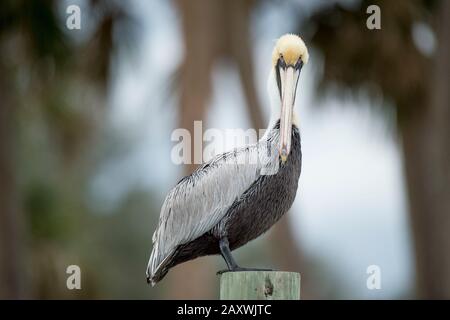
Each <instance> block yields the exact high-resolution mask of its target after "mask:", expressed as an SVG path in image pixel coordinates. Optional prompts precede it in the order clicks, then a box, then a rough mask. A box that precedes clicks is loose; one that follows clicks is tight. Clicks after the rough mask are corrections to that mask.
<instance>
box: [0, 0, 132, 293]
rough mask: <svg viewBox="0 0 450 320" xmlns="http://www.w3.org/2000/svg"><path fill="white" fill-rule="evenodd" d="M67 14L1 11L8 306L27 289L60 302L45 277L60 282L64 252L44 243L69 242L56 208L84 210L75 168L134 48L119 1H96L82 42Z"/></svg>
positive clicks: (0, 194)
mask: <svg viewBox="0 0 450 320" xmlns="http://www.w3.org/2000/svg"><path fill="white" fill-rule="evenodd" d="M60 5H61V3H60V2H58V1H54V0H49V1H45V2H42V1H38V0H26V1H25V0H21V1H12V0H6V1H2V2H1V3H0V73H1V74H2V77H1V78H0V101H2V106H1V108H0V181H1V184H0V269H1V270H0V298H24V297H26V293H25V290H24V287H25V283H26V284H27V288H28V290H27V291H26V292H27V293H28V292H31V293H29V295H33V290H34V292H36V295H37V297H41V298H42V297H48V296H52V294H53V295H54V294H55V292H53V293H51V291H52V290H54V285H53V289H48V290H44V291H42V290H41V289H42V288H45V287H46V285H48V284H49V283H51V282H52V281H54V280H53V277H52V276H51V275H48V276H45V275H44V274H42V273H40V271H42V272H47V271H48V272H52V267H51V266H50V265H49V264H51V263H52V261H51V260H52V259H53V260H54V259H56V260H57V259H58V256H59V255H61V254H64V250H63V249H62V248H59V249H58V248H56V249H55V247H54V246H48V245H43V243H46V244H48V243H51V242H52V241H54V243H60V242H63V239H64V238H65V236H66V235H65V233H67V232H70V230H69V229H67V228H68V223H67V222H66V224H65V225H61V224H60V223H62V222H61V221H65V219H67V218H68V217H67V216H64V214H62V213H61V214H62V215H63V216H61V214H60V213H59V212H58V213H56V211H58V209H57V208H58V205H60V204H61V203H62V202H63V201H66V200H68V199H71V200H68V201H69V203H71V204H70V205H69V204H68V203H65V204H64V205H65V206H66V207H65V209H68V207H67V206H71V210H72V211H76V210H79V209H80V208H79V207H78V206H79V205H78V204H76V205H74V203H82V201H81V200H80V199H78V200H74V199H75V198H76V197H77V196H80V192H78V193H77V192H75V190H82V187H81V186H80V185H79V183H80V181H79V180H80V179H79V178H78V175H79V174H80V172H82V171H80V166H82V162H77V161H76V160H79V158H80V156H81V155H82V154H84V153H83V151H84V150H85V148H86V147H87V145H88V144H89V142H90V143H92V142H93V140H94V139H92V138H93V136H94V134H95V132H96V130H94V128H95V126H94V125H93V122H94V121H95V120H96V117H95V115H98V114H99V113H101V112H102V108H100V107H101V106H102V105H104V100H105V94H106V88H107V84H108V81H109V79H110V59H111V57H112V56H113V54H114V52H115V49H116V48H117V47H118V46H119V45H121V44H123V43H124V42H125V40H126V39H124V37H118V36H115V33H114V32H115V28H116V27H117V26H119V25H120V26H122V27H123V26H124V25H129V23H128V22H130V21H131V19H130V17H129V15H128V14H127V11H126V10H125V9H124V7H123V6H122V5H121V4H120V3H119V2H118V1H108V2H106V1H96V0H91V1H88V2H86V3H85V7H83V11H82V23H83V21H84V20H83V17H86V16H88V15H89V16H90V17H92V21H91V22H94V23H90V24H89V27H87V26H85V25H84V24H82V30H83V28H90V30H89V31H90V32H83V35H84V38H83V37H80V31H76V30H74V31H70V32H69V31H68V30H65V18H66V17H65V16H63V15H61V14H62V13H63V12H65V8H62V9H61V8H60V7H59V6H60ZM85 15H86V16H85ZM83 31H84V30H83ZM77 32H78V33H77ZM86 34H88V36H87V37H86ZM81 38H83V39H81ZM44 150H46V151H44ZM75 163H77V165H76V166H74V164H75ZM77 183H78V184H77ZM77 186H78V187H77ZM63 190H64V191H63ZM52 208H53V209H52ZM59 209H61V208H59ZM62 211H64V212H65V211H70V210H62ZM80 211H81V210H80ZM58 214H60V215H59V216H58ZM63 227H66V228H65V229H64V228H63ZM44 239H45V240H46V241H45V242H43V241H41V240H44ZM31 252H32V253H33V255H31V254H30V253H31ZM49 257H52V258H49ZM36 259H40V261H38V260H36ZM44 260H45V261H46V263H40V262H42V261H44ZM53 262H55V263H58V261H53ZM44 265H45V266H46V267H45V268H40V266H44ZM27 266H28V267H27ZM29 266H32V268H33V270H32V273H33V274H34V277H31V276H29V275H28V273H27V270H28V271H31V270H30V267H29ZM46 270H47V271H46ZM45 279H47V281H48V283H42V281H45ZM63 283H64V282H63ZM34 285H35V286H38V287H40V288H41V289H40V288H33V287H34ZM32 297H33V296H32ZM34 297H36V296H34Z"/></svg>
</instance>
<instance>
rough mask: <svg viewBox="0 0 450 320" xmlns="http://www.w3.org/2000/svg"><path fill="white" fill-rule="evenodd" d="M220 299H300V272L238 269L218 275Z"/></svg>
mask: <svg viewBox="0 0 450 320" xmlns="http://www.w3.org/2000/svg"><path fill="white" fill-rule="evenodd" d="M220 299H221V300H234V299H236V300H300V274H299V273H296V272H282V271H238V272H226V273H223V274H222V275H221V276H220Z"/></svg>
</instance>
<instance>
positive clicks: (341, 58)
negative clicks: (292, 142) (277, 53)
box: [299, 0, 450, 299]
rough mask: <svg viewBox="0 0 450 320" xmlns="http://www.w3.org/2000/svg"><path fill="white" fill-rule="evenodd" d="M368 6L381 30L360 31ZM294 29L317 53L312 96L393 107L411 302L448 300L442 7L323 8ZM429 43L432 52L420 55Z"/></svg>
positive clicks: (448, 130)
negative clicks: (406, 213)
mask: <svg viewBox="0 0 450 320" xmlns="http://www.w3.org/2000/svg"><path fill="white" fill-rule="evenodd" d="M372 4H376V5H378V6H379V7H380V8H381V30H373V31H372V30H369V29H367V28H366V19H367V18H368V15H367V14H366V8H367V7H368V6H369V5H372ZM417 28H422V30H423V29H425V30H427V29H430V30H431V35H425V36H422V37H418V36H417V34H416V35H414V32H416V31H417ZM299 30H302V33H305V30H309V32H310V36H311V39H310V42H311V43H312V45H313V46H314V47H315V48H316V49H318V50H319V51H320V53H321V54H322V58H323V74H322V77H321V80H320V84H319V90H320V91H319V92H323V90H324V89H325V90H326V89H329V88H333V89H336V88H338V90H339V92H354V93H358V92H360V91H361V90H363V91H365V92H366V93H368V95H369V96H370V97H375V98H377V99H378V98H379V97H380V95H381V96H382V98H383V99H384V104H383V106H384V107H385V108H384V109H382V111H383V112H384V114H385V115H388V114H391V111H390V108H392V107H393V108H394V112H395V114H396V124H397V128H398V135H399V138H400V139H399V140H400V141H399V142H400V144H401V150H402V151H403V161H404V168H405V175H406V181H407V188H408V192H409V210H410V217H411V223H412V231H413V237H414V241H415V252H416V269H417V270H416V272H417V280H418V281H417V287H418V295H419V297H422V298H447V299H448V298H450V232H449V230H450V197H449V190H450V122H449V121H450V108H449V106H450V90H449V88H448V85H449V83H450V81H449V80H450V78H449V77H450V41H449V39H450V2H449V1H438V0H435V1H432V0H429V1H427V0H412V1H410V0H408V1H403V0H402V1H385V0H378V1H372V0H371V1H368V0H364V1H355V2H354V3H352V4H351V5H347V6H343V5H340V4H332V5H326V6H323V7H321V8H320V9H319V10H318V11H317V12H316V13H315V14H314V15H313V16H312V17H311V18H310V19H307V20H306V21H304V22H303V23H302V24H301V26H299ZM422 34H423V32H422ZM433 36H434V37H435V40H436V48H435V50H434V52H433V50H432V49H433V48H431V50H429V49H430V48H429V49H428V52H427V51H424V50H421V48H422V47H423V46H424V45H426V44H427V43H428V44H429V43H430V41H431V40H433V39H431V40H430V37H433ZM334 92H336V91H334ZM389 102H393V105H392V103H389Z"/></svg>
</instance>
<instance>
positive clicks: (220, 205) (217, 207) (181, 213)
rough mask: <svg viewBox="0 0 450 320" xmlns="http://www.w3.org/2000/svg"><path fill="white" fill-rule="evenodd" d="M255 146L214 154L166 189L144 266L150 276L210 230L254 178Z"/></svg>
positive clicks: (256, 159)
mask: <svg viewBox="0 0 450 320" xmlns="http://www.w3.org/2000/svg"><path fill="white" fill-rule="evenodd" d="M257 149H258V148H257V145H251V146H247V147H245V148H241V149H235V150H233V151H231V152H227V153H224V154H221V155H219V156H216V157H215V158H213V159H212V160H211V161H209V162H207V163H206V164H204V165H203V166H202V167H200V168H199V169H197V170H196V171H195V172H193V173H192V174H191V175H189V176H187V177H185V178H183V179H182V180H181V181H180V182H179V183H178V184H177V185H176V186H175V188H173V189H172V190H171V191H170V192H169V194H168V195H167V197H166V199H165V201H164V204H163V206H162V208H161V214H160V219H159V225H158V228H157V229H156V231H155V233H154V234H153V250H152V254H151V257H150V261H149V265H148V268H147V275H148V276H149V277H150V278H152V277H153V275H155V273H156V272H157V271H158V269H160V267H161V266H163V265H164V262H165V260H166V259H169V258H170V257H171V255H172V254H173V253H174V252H175V250H176V248H177V247H178V246H179V245H182V244H185V243H188V242H190V241H192V240H195V239H196V238H198V237H200V236H201V235H203V234H204V233H205V232H207V231H209V230H211V229H212V228H213V227H214V226H215V225H216V224H217V223H218V222H219V221H220V220H221V219H222V218H223V217H224V215H225V214H226V212H227V210H228V208H229V207H230V206H231V205H232V204H233V202H234V201H235V200H236V199H237V198H239V197H240V196H241V195H242V194H243V193H244V191H245V190H247V189H248V188H249V186H250V185H251V184H252V182H254V181H255V180H256V178H257V176H258V175H259V170H260V169H259V168H260V165H259V163H260V161H258V150H257Z"/></svg>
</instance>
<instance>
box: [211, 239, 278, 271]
mask: <svg viewBox="0 0 450 320" xmlns="http://www.w3.org/2000/svg"><path fill="white" fill-rule="evenodd" d="M219 246H220V253H221V254H222V257H223V259H224V260H225V262H226V264H227V267H228V270H220V271H218V272H217V274H222V273H225V272H236V271H273V270H272V269H261V268H243V267H239V266H238V265H237V263H236V261H235V260H234V258H233V255H232V254H231V250H230V244H229V243H228V239H227V238H222V239H220V241H219Z"/></svg>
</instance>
